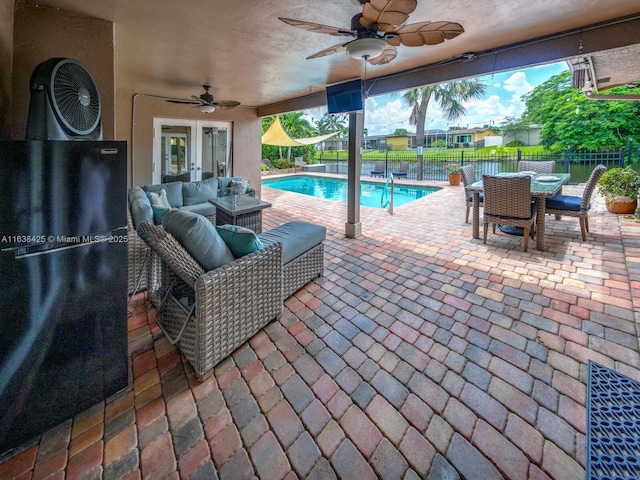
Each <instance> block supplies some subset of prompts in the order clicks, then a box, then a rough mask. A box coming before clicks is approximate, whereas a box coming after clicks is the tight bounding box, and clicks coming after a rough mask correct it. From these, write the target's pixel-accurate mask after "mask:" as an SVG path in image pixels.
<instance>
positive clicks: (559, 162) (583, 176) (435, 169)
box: [319, 139, 640, 183]
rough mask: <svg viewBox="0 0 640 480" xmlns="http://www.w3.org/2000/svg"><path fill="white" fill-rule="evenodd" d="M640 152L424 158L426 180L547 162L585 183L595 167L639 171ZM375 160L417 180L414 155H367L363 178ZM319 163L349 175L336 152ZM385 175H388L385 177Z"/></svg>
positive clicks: (631, 146)
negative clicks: (457, 171) (455, 168)
mask: <svg viewBox="0 0 640 480" xmlns="http://www.w3.org/2000/svg"><path fill="white" fill-rule="evenodd" d="M639 157H640V151H639V147H638V144H637V143H634V142H633V140H632V139H630V140H629V143H628V145H627V147H624V148H621V149H620V150H617V151H573V150H571V149H567V150H566V151H565V152H563V153H524V152H522V151H521V150H520V149H518V150H517V153H516V154H515V155H514V154H499V153H495V154H491V153H489V154H476V153H470V152H468V151H460V152H452V151H451V150H442V151H428V152H425V154H424V156H423V162H422V168H423V174H422V179H423V180H432V181H446V180H447V171H446V170H445V168H444V167H445V165H451V164H454V163H455V164H457V165H460V166H463V165H469V164H472V165H474V168H475V171H476V175H478V176H479V175H482V174H485V173H486V174H495V173H499V172H516V171H517V170H518V162H519V161H521V160H528V161H548V160H553V161H555V162H556V172H557V173H570V174H571V183H582V182H586V181H587V179H588V178H589V175H590V174H591V171H592V170H593V169H594V168H595V167H596V165H600V164H602V165H605V166H606V167H607V168H613V167H624V166H626V165H631V166H632V167H633V168H635V169H640V166H639V165H640V161H639ZM376 161H384V162H385V173H386V174H388V173H390V172H396V171H399V168H400V163H401V162H407V163H408V165H409V169H408V172H407V178H408V179H412V180H416V179H418V167H419V166H418V161H417V158H416V154H415V152H394V151H387V152H381V153H380V154H377V155H376V154H371V153H367V154H366V155H365V158H363V159H362V167H361V175H362V176H363V177H368V176H370V175H371V171H372V170H374V164H375V162H376ZM319 163H323V164H325V169H326V172H327V173H337V174H342V175H346V174H347V160H346V159H342V158H338V157H337V155H336V154H335V153H333V154H332V153H328V152H327V154H324V155H323V154H322V153H321V155H320V158H319ZM385 176H386V175H385Z"/></svg>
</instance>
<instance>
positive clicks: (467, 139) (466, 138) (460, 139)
mask: <svg viewBox="0 0 640 480" xmlns="http://www.w3.org/2000/svg"><path fill="white" fill-rule="evenodd" d="M456 143H471V135H456Z"/></svg>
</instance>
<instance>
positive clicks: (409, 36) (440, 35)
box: [389, 21, 464, 47]
mask: <svg viewBox="0 0 640 480" xmlns="http://www.w3.org/2000/svg"><path fill="white" fill-rule="evenodd" d="M389 33H395V34H397V35H398V39H399V40H400V43H402V45H406V46H407V47H421V46H422V45H437V44H438V43H442V42H444V41H445V40H451V39H452V38H455V37H457V36H458V35H460V34H461V33H464V28H462V25H460V24H459V23H454V22H447V21H440V22H419V23H411V24H409V25H404V26H402V27H400V28H399V29H398V30H396V31H395V32H389ZM390 43H392V42H390ZM393 44H395V43H394V42H393Z"/></svg>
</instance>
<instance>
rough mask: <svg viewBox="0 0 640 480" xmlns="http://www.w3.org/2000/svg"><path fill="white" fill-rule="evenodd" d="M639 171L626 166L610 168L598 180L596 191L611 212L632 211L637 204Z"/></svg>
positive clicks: (639, 187) (639, 186)
mask: <svg viewBox="0 0 640 480" xmlns="http://www.w3.org/2000/svg"><path fill="white" fill-rule="evenodd" d="M639 189H640V173H639V172H637V171H635V170H634V169H632V168H631V166H627V167H624V168H620V167H616V168H611V169H609V170H607V171H606V172H604V173H603V174H602V176H601V177H600V179H599V180H598V192H600V194H601V195H602V196H604V198H605V206H606V207H607V210H609V211H610V212H612V213H625V214H628V213H633V212H634V211H635V209H636V207H637V206H638V190H639Z"/></svg>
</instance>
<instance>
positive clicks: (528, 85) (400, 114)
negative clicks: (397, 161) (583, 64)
mask: <svg viewBox="0 0 640 480" xmlns="http://www.w3.org/2000/svg"><path fill="white" fill-rule="evenodd" d="M566 70H568V67H567V64H566V62H560V63H553V64H548V65H541V66H538V67H531V68H526V69H519V70H514V71H511V72H504V73H496V74H493V75H485V76H482V77H478V80H479V81H480V82H482V83H484V84H485V85H487V91H486V94H485V96H484V98H483V99H481V100H472V101H469V102H465V103H464V104H463V105H464V106H465V108H466V110H467V114H466V115H465V116H464V117H461V118H460V119H459V120H457V121H456V122H453V123H452V122H449V123H447V120H446V118H445V117H444V115H442V111H441V110H440V106H439V105H438V104H437V103H436V102H434V101H433V100H432V101H431V102H430V104H429V108H428V109H427V119H426V122H425V131H428V130H435V129H441V130H448V128H449V126H454V125H459V126H460V127H462V128H473V127H482V126H484V125H491V124H493V125H497V126H499V125H500V124H501V122H504V120H505V118H506V117H519V116H521V115H522V113H523V112H524V108H525V104H524V102H523V101H522V99H521V97H522V95H524V94H525V93H528V92H530V91H531V90H533V89H534V88H535V87H537V86H538V85H540V84H541V83H543V82H545V81H546V80H548V79H549V78H551V77H552V76H554V75H557V74H559V73H561V72H563V71H566ZM401 93H402V92H399V93H398V94H396V95H378V96H374V97H369V98H367V99H366V101H365V118H364V127H365V128H366V129H367V133H368V134H369V135H387V134H391V133H393V132H394V131H395V130H396V129H397V128H405V129H407V131H409V132H411V133H415V126H414V125H411V124H410V123H409V116H410V114H411V109H410V108H408V107H406V106H404V105H403V103H402V100H401V96H402V95H401ZM325 111H326V110H325ZM309 113H311V115H312V117H313V120H317V119H318V118H320V117H321V116H322V115H323V114H324V112H321V111H313V112H309ZM318 115H319V116H318ZM492 122H493V123H492Z"/></svg>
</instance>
